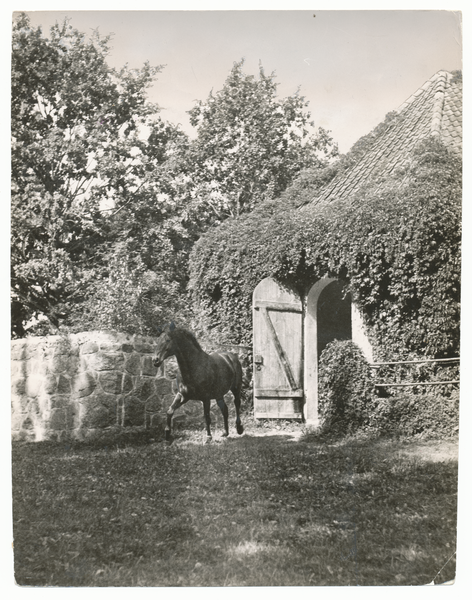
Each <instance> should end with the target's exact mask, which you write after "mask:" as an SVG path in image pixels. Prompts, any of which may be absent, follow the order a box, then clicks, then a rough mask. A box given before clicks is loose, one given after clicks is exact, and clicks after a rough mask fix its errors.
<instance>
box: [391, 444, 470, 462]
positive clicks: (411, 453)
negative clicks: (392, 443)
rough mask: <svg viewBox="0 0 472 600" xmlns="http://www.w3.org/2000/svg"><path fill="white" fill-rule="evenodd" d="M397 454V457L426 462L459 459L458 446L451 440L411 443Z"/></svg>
mask: <svg viewBox="0 0 472 600" xmlns="http://www.w3.org/2000/svg"><path fill="white" fill-rule="evenodd" d="M397 454H398V455H399V456H408V457H415V458H419V459H420V460H424V461H428V462H450V461H457V460H458V457H459V445H458V443H457V441H451V440H440V441H438V440H434V441H433V440H431V441H428V442H416V443H415V442H412V443H411V444H408V445H407V446H406V447H405V448H403V449H402V450H398V452H397Z"/></svg>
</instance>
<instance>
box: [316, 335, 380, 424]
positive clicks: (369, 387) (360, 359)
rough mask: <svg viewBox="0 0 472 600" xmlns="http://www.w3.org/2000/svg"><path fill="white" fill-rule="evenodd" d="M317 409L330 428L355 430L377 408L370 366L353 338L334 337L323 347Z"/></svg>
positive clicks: (322, 422)
mask: <svg viewBox="0 0 472 600" xmlns="http://www.w3.org/2000/svg"><path fill="white" fill-rule="evenodd" d="M318 373H319V375H318V402H319V405H318V412H319V415H320V419H321V426H322V428H323V429H325V430H329V431H334V430H336V431H339V432H346V431H351V432H352V431H356V429H358V428H360V427H362V426H365V425H366V424H367V423H368V421H369V415H370V414H371V412H372V410H373V408H374V398H375V394H374V385H373V384H374V382H373V378H372V373H371V367H370V366H369V363H368V362H367V360H366V359H365V357H364V355H363V353H362V351H361V349H360V348H359V347H358V346H357V345H356V344H354V343H353V342H351V341H346V340H345V341H339V340H334V341H333V342H331V343H329V344H328V345H327V346H326V348H325V349H324V350H323V352H322V353H321V356H320V361H319V370H318Z"/></svg>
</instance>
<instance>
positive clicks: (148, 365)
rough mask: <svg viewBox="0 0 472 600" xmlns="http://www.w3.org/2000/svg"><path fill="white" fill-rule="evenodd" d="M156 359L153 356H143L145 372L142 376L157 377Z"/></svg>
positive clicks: (143, 371)
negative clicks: (154, 362)
mask: <svg viewBox="0 0 472 600" xmlns="http://www.w3.org/2000/svg"><path fill="white" fill-rule="evenodd" d="M153 361H154V358H153V357H152V356H143V361H142V365H143V370H142V374H143V375H146V376H148V377H155V376H156V375H157V367H155V366H154V364H153Z"/></svg>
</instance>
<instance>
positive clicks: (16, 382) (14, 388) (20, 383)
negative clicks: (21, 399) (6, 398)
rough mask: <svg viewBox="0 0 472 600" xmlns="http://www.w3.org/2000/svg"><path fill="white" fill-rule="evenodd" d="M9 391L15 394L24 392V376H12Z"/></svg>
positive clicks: (20, 394)
mask: <svg viewBox="0 0 472 600" xmlns="http://www.w3.org/2000/svg"><path fill="white" fill-rule="evenodd" d="M11 393H12V394H13V395H17V396H23V395H25V394H26V378H25V377H23V376H20V377H14V378H12V380H11Z"/></svg>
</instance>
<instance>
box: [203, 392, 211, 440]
mask: <svg viewBox="0 0 472 600" xmlns="http://www.w3.org/2000/svg"><path fill="white" fill-rule="evenodd" d="M210 403H211V401H210V400H203V414H204V415H205V425H206V432H207V438H206V440H205V444H208V442H211V416H210Z"/></svg>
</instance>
